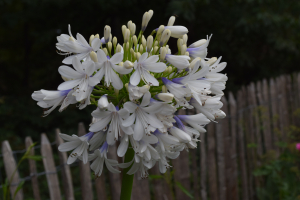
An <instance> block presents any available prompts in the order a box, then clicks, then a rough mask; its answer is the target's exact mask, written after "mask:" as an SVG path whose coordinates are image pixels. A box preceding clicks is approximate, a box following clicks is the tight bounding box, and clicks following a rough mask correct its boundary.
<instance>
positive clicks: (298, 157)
mask: <svg viewBox="0 0 300 200" xmlns="http://www.w3.org/2000/svg"><path fill="white" fill-rule="evenodd" d="M299 164H300V153H299V152H296V150H295V145H291V149H288V148H285V150H284V152H283V153H282V154H281V155H280V157H279V158H276V159H273V160H271V161H268V162H266V163H265V164H263V165H262V166H261V167H259V168H258V169H256V170H255V171H254V172H253V175H254V176H256V177H258V178H259V180H260V185H259V187H258V188H257V196H258V198H259V199H262V200H264V199H273V200H277V199H278V200H295V199H300V187H299V181H300V171H299Z"/></svg>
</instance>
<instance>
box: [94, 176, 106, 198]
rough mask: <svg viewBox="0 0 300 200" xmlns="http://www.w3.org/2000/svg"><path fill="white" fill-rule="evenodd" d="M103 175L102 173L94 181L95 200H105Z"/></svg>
mask: <svg viewBox="0 0 300 200" xmlns="http://www.w3.org/2000/svg"><path fill="white" fill-rule="evenodd" d="M104 175H105V174H104V173H102V174H101V176H100V177H98V178H96V180H95V185H96V193H97V200H107V193H106V187H105V176H104Z"/></svg>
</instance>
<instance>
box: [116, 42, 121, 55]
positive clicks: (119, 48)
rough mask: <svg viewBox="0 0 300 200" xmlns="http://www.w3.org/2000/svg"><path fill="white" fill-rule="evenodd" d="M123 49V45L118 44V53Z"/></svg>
mask: <svg viewBox="0 0 300 200" xmlns="http://www.w3.org/2000/svg"><path fill="white" fill-rule="evenodd" d="M121 51H122V47H121V45H119V44H118V45H117V48H116V53H118V52H121Z"/></svg>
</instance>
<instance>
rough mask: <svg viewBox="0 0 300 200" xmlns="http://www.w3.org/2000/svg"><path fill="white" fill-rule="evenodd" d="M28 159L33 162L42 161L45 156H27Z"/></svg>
mask: <svg viewBox="0 0 300 200" xmlns="http://www.w3.org/2000/svg"><path fill="white" fill-rule="evenodd" d="M26 158H28V159H31V160H36V161H40V160H42V159H43V156H27V157H26Z"/></svg>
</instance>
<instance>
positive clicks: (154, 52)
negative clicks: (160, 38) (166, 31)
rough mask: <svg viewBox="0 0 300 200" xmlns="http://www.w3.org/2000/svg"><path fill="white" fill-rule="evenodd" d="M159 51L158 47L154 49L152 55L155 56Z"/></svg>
mask: <svg viewBox="0 0 300 200" xmlns="http://www.w3.org/2000/svg"><path fill="white" fill-rule="evenodd" d="M157 50H158V46H156V47H154V49H153V53H152V55H155V54H156V52H157Z"/></svg>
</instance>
